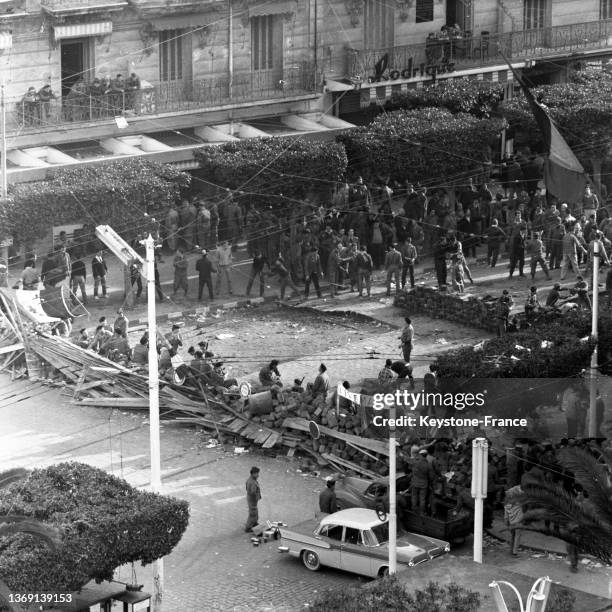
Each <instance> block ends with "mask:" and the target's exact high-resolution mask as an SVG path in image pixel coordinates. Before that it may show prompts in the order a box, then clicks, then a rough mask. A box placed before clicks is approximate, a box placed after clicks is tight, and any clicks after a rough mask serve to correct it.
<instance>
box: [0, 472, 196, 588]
mask: <svg viewBox="0 0 612 612" xmlns="http://www.w3.org/2000/svg"><path fill="white" fill-rule="evenodd" d="M3 514H12V515H20V516H23V517H31V518H32V519H34V520H36V521H39V522H41V523H44V524H48V525H50V526H51V527H55V528H57V529H59V531H60V533H61V541H60V543H59V544H58V545H57V546H56V547H55V548H54V549H50V548H49V547H47V546H46V544H45V542H44V541H41V540H40V538H36V537H35V536H34V535H29V534H23V533H17V534H14V535H9V536H6V537H0V576H2V579H3V580H4V582H5V583H6V584H7V585H8V586H9V587H10V588H11V590H12V591H13V592H16V593H19V592H25V593H28V592H29V593H35V592H42V593H45V592H46V593H49V592H52V593H54V592H66V591H73V590H77V589H79V588H81V587H82V586H83V585H85V584H86V583H87V582H89V581H90V580H92V579H95V580H98V581H101V580H110V579H112V577H113V571H114V570H115V568H117V567H119V566H121V565H123V564H125V563H130V562H135V561H141V562H142V563H143V565H144V564H147V563H151V562H152V561H154V560H155V559H159V558H161V557H163V556H165V555H167V554H169V553H170V552H171V551H172V549H173V548H174V547H175V546H176V545H177V544H178V543H179V541H180V540H181V537H182V536H183V533H184V532H185V529H186V528H187V524H188V521H189V506H188V503H187V502H185V501H181V500H177V499H174V498H171V497H166V496H162V495H157V494H154V493H148V492H143V491H139V490H137V489H135V488H134V487H132V486H130V485H129V484H128V483H127V482H126V481H125V480H122V479H120V478H116V477H115V476H111V475H109V474H107V473H106V472H104V471H103V470H99V469H96V468H93V467H91V466H89V465H85V464H82V463H74V462H71V463H60V464H57V465H54V466H51V467H48V468H45V469H40V470H33V471H32V472H31V473H30V474H29V476H28V477H27V479H25V480H21V481H18V482H15V483H13V484H10V485H9V486H7V487H5V488H3V489H0V515H3Z"/></svg>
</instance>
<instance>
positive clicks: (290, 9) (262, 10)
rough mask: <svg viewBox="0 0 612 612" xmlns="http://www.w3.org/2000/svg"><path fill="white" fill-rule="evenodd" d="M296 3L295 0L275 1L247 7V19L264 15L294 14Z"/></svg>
mask: <svg viewBox="0 0 612 612" xmlns="http://www.w3.org/2000/svg"><path fill="white" fill-rule="evenodd" d="M296 9H297V2H295V0H282V1H281V0H277V1H272V2H262V3H261V4H255V5H254V6H249V17H262V16H264V15H284V14H286V13H295V12H296Z"/></svg>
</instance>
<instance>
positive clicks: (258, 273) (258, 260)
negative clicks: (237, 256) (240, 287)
mask: <svg viewBox="0 0 612 612" xmlns="http://www.w3.org/2000/svg"><path fill="white" fill-rule="evenodd" d="M266 264H267V265H268V269H269V268H270V264H269V263H268V259H267V257H265V255H262V254H261V251H260V250H259V249H258V248H256V247H254V248H253V263H252V264H251V273H250V275H249V282H248V283H247V287H246V296H247V297H251V289H252V288H253V283H254V282H255V279H256V278H257V277H259V297H263V296H264V289H265V281H264V267H265V266H266Z"/></svg>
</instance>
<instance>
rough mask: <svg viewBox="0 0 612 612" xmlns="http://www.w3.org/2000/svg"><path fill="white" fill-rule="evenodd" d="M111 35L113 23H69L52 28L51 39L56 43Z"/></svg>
mask: <svg viewBox="0 0 612 612" xmlns="http://www.w3.org/2000/svg"><path fill="white" fill-rule="evenodd" d="M112 33H113V22H112V21H110V20H108V21H96V22H93V23H71V24H58V25H54V26H53V37H54V39H55V41H56V42H59V41H61V40H66V39H70V38H87V37H89V36H109V35H110V34H112Z"/></svg>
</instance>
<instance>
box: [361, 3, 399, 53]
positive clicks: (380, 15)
mask: <svg viewBox="0 0 612 612" xmlns="http://www.w3.org/2000/svg"><path fill="white" fill-rule="evenodd" d="M394 22H395V7H394V5H393V4H392V3H391V2H381V1H380V0H365V4H364V7H363V24H364V25H363V36H364V41H363V42H364V46H365V48H366V49H387V48H390V47H393V42H394V40H393V38H394V27H393V26H394Z"/></svg>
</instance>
